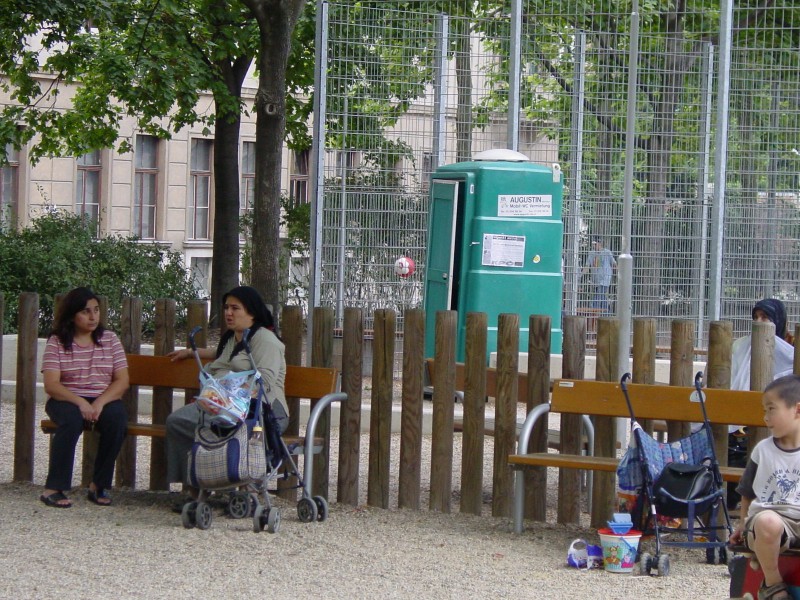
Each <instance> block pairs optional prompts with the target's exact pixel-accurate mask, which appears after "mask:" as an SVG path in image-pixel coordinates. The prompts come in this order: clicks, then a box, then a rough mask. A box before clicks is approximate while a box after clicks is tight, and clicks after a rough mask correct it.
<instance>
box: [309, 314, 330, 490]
mask: <svg viewBox="0 0 800 600" xmlns="http://www.w3.org/2000/svg"><path fill="white" fill-rule="evenodd" d="M311 318H312V320H313V340H312V342H311V366H312V367H325V368H331V367H333V309H332V308H331V307H329V306H325V307H321V306H317V307H315V308H314V312H313V315H312V317H311ZM317 402H318V401H315V402H312V408H313V407H314V406H315V405H316V403H317ZM316 435H317V437H322V438H323V440H322V451H321V452H319V453H318V454H315V455H314V458H313V461H314V479H313V489H312V495H314V496H322V497H324V498H325V499H326V500H327V498H328V487H329V485H330V455H331V409H330V407H328V408H327V409H326V410H325V411H324V412H323V413H322V414H321V415H320V419H319V421H317V432H316Z"/></svg>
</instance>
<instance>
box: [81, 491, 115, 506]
mask: <svg viewBox="0 0 800 600" xmlns="http://www.w3.org/2000/svg"><path fill="white" fill-rule="evenodd" d="M86 497H87V498H88V499H89V501H90V502H94V503H95V504H97V506H111V496H110V495H109V493H108V492H107V491H106V490H105V489H104V488H98V489H96V490H89V491H88V493H87V494H86Z"/></svg>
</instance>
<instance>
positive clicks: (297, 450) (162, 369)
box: [40, 354, 346, 474]
mask: <svg viewBox="0 0 800 600" xmlns="http://www.w3.org/2000/svg"><path fill="white" fill-rule="evenodd" d="M126 358H127V360H128V376H129V378H130V385H131V387H133V386H145V387H153V388H155V387H161V388H171V389H172V390H182V389H197V387H198V381H199V375H200V369H199V367H198V365H197V361H196V360H194V359H187V360H179V361H175V362H173V361H171V360H170V359H169V358H168V357H166V356H145V355H140V354H128V355H126ZM338 384H339V377H338V373H337V372H336V369H329V368H320V367H298V366H294V365H289V366H287V368H286V381H285V383H284V392H285V394H286V397H287V398H307V399H309V400H312V401H316V404H315V405H314V407H313V409H312V411H311V414H310V415H309V420H308V427H307V431H306V435H305V436H291V435H284V436H282V437H283V440H284V442H286V445H287V447H288V448H289V451H290V452H291V453H292V454H295V455H299V454H306V456H307V458H310V454H311V453H313V452H315V451H316V452H318V451H319V450H320V449H321V446H322V443H323V440H322V438H318V437H315V436H314V434H315V428H316V423H317V421H318V419H319V414H320V413H321V412H322V411H323V410H324V409H325V408H327V407H328V406H329V405H330V404H331V403H332V402H340V401H342V400H343V399H344V398H346V394H343V393H337V389H338ZM129 418H131V419H134V420H131V421H130V422H129V423H128V435H129V436H145V437H151V438H164V437H166V433H167V432H166V426H165V425H164V424H163V423H140V422H138V421H137V420H135V419H137V418H138V415H129ZM40 426H41V428H42V431H43V432H44V433H48V434H52V433H55V430H56V424H55V423H54V422H53V421H51V420H50V419H43V420H42V422H41V423H40ZM309 442H310V443H309ZM310 468H311V461H310V460H306V463H305V465H304V469H305V471H306V472H309V469H310ZM309 474H310V473H309Z"/></svg>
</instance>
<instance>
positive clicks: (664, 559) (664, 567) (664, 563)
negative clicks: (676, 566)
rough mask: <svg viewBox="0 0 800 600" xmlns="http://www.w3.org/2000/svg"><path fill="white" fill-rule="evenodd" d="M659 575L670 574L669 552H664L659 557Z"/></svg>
mask: <svg viewBox="0 0 800 600" xmlns="http://www.w3.org/2000/svg"><path fill="white" fill-rule="evenodd" d="M657 568H658V576H659V577H666V576H667V575H669V554H662V555H661V556H659V557H658V566H657Z"/></svg>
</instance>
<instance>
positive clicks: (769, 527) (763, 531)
mask: <svg viewBox="0 0 800 600" xmlns="http://www.w3.org/2000/svg"><path fill="white" fill-rule="evenodd" d="M784 531H785V528H784V525H783V520H782V519H781V518H780V516H779V515H778V514H777V513H776V512H774V511H771V510H765V511H763V512H762V513H760V514H759V515H758V517H757V518H756V519H754V520H753V536H754V537H755V538H756V539H759V538H760V539H761V540H775V539H780V537H781V536H782V535H783V533H784Z"/></svg>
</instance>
